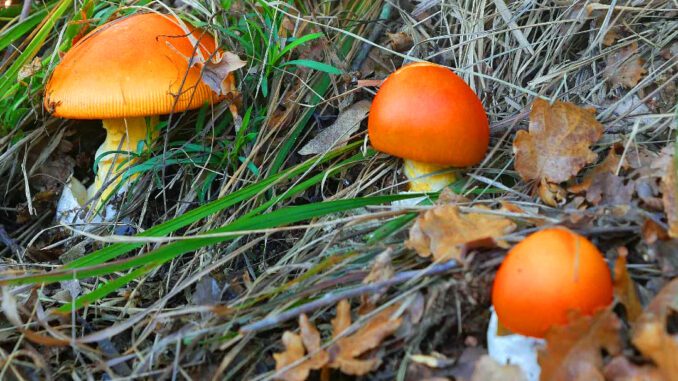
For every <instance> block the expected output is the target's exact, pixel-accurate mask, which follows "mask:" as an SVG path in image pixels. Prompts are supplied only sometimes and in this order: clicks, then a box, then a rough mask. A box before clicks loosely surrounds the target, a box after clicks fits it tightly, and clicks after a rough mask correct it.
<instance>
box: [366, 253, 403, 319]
mask: <svg viewBox="0 0 678 381" xmlns="http://www.w3.org/2000/svg"><path fill="white" fill-rule="evenodd" d="M391 254H393V249H390V248H388V249H386V250H384V251H383V252H381V253H379V255H377V257H376V258H375V259H374V262H373V263H372V269H371V270H370V273H369V274H367V276H366V277H365V278H363V284H369V283H374V282H380V281H384V280H388V279H391V277H393V274H394V273H395V270H394V269H393V264H392V263H391ZM385 292H386V289H383V290H380V291H377V292H374V293H371V294H363V295H361V296H360V308H359V309H358V312H359V313H360V314H365V313H367V312H370V311H372V310H373V309H374V307H375V306H376V304H377V302H378V301H379V299H380V298H381V297H382V296H383V295H384V293H385Z"/></svg>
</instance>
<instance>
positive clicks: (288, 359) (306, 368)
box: [273, 314, 329, 381]
mask: <svg viewBox="0 0 678 381" xmlns="http://www.w3.org/2000/svg"><path fill="white" fill-rule="evenodd" d="M299 327H300V330H301V334H300V335H298V334H296V333H294V332H291V331H285V333H283V337H282V342H283V345H284V346H285V351H284V352H278V353H274V354H273V358H274V359H275V370H276V371H280V370H281V369H283V368H285V367H287V366H289V365H291V364H293V363H295V362H297V361H300V360H301V359H303V358H304V356H306V354H307V353H308V354H311V353H313V355H311V357H310V358H308V359H306V360H304V361H302V362H300V363H299V364H297V365H294V366H293V367H292V368H290V369H287V370H284V371H282V372H281V373H280V374H278V375H277V376H276V377H275V379H276V380H284V381H304V380H306V379H307V378H308V375H309V373H310V372H311V370H317V369H320V368H322V367H323V366H325V365H326V364H327V362H328V361H329V355H328V354H327V352H325V351H324V350H320V333H319V332H318V330H317V329H316V327H315V326H314V325H313V324H312V323H311V322H309V320H308V317H306V315H305V314H301V315H300V316H299Z"/></svg>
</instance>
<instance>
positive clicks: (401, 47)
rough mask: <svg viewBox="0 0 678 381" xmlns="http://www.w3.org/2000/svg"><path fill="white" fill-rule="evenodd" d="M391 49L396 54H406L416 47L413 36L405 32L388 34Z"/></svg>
mask: <svg viewBox="0 0 678 381" xmlns="http://www.w3.org/2000/svg"><path fill="white" fill-rule="evenodd" d="M387 35H388V40H389V43H390V44H391V49H393V50H395V51H396V52H404V51H405V50H407V49H409V48H411V47H412V46H413V45H414V41H413V40H412V36H410V35H409V34H407V33H405V32H397V33H387Z"/></svg>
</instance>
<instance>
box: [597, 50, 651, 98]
mask: <svg viewBox="0 0 678 381" xmlns="http://www.w3.org/2000/svg"><path fill="white" fill-rule="evenodd" d="M637 53H638V43H637V42H633V43H631V44H629V45H627V46H625V47H623V48H621V49H618V50H616V51H615V52H614V53H612V54H610V55H609V56H608V57H607V64H606V66H605V70H604V72H603V75H604V76H605V78H606V79H607V80H608V81H610V83H612V85H622V86H625V87H633V86H635V85H636V84H638V82H639V81H640V78H641V77H642V76H643V74H645V69H644V68H643V63H644V61H643V60H642V59H641V58H640V57H638V55H637Z"/></svg>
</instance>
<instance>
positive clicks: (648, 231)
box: [640, 219, 669, 245]
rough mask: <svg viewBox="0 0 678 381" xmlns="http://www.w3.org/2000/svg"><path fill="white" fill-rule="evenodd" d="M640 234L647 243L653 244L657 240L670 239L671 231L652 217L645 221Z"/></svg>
mask: <svg viewBox="0 0 678 381" xmlns="http://www.w3.org/2000/svg"><path fill="white" fill-rule="evenodd" d="M640 235H641V236H642V237H643V241H645V243H646V244H648V245H651V244H653V243H655V242H657V241H666V240H667V239H669V233H668V232H667V231H666V229H664V228H663V227H662V226H661V225H659V224H658V223H656V222H654V221H653V220H651V219H646V220H645V222H643V228H642V229H641V230H640Z"/></svg>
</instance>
